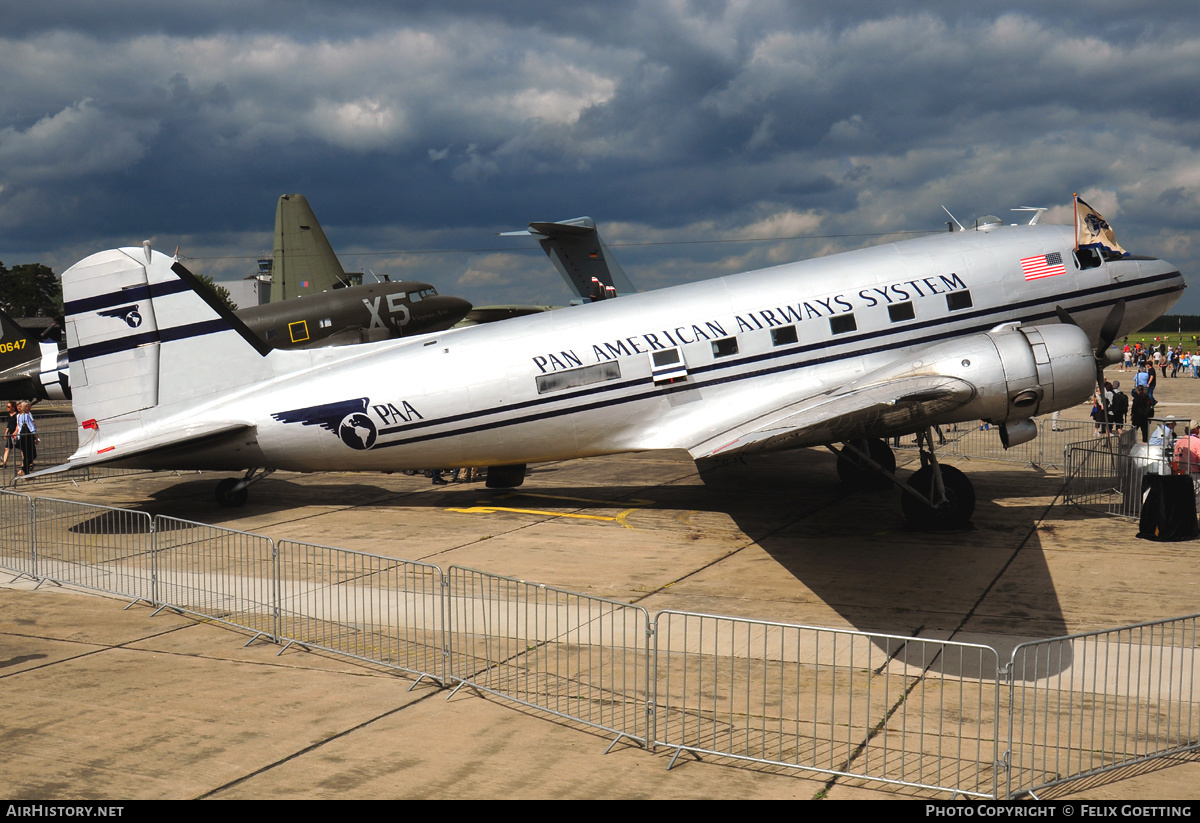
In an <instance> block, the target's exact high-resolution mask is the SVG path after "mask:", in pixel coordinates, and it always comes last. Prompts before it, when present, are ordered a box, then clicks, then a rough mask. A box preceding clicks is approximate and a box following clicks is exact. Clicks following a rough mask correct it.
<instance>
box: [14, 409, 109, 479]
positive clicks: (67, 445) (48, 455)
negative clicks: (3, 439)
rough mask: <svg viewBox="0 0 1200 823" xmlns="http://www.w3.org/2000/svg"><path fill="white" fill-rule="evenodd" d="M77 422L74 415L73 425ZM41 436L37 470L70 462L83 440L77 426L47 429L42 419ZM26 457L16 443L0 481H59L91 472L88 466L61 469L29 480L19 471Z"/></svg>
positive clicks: (35, 462) (40, 424)
mask: <svg viewBox="0 0 1200 823" xmlns="http://www.w3.org/2000/svg"><path fill="white" fill-rule="evenodd" d="M74 422H75V421H74V418H71V423H72V425H73V424H74ZM38 440H39V442H38V444H37V457H36V459H35V461H34V466H33V470H34V471H37V470H38V469H44V468H47V467H49V466H57V465H60V464H62V463H66V462H67V460H68V459H69V458H70V457H71V455H72V454H74V453H75V449H76V447H77V446H78V444H79V438H78V436H77V435H76V434H75V431H74V429H67V430H63V431H46V430H45V425H44V423H43V422H42V421H39V428H38ZM22 459H23V457H22V452H21V450H20V449H18V448H16V447H14V448H13V449H12V451H11V452H10V454H9V456H8V465H7V466H3V467H0V485H3V486H6V487H12V486H14V485H16V486H23V485H30V484H36V483H43V482H54V483H57V482H60V481H63V480H83V479H86V478H87V476H88V470H87V469H72V470H71V471H68V472H58V473H56V474H48V475H46V476H44V477H35V478H33V479H32V480H26V479H25V478H24V477H18V476H17V471H18V470H19V469H20V468H21V463H22Z"/></svg>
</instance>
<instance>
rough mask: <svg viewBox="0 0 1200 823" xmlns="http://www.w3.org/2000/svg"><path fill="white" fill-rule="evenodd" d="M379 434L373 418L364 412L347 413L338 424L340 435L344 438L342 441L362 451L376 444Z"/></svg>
mask: <svg viewBox="0 0 1200 823" xmlns="http://www.w3.org/2000/svg"><path fill="white" fill-rule="evenodd" d="M377 434H378V432H377V431H376V429H375V424H374V423H373V422H372V421H371V418H369V417H367V416H366V415H365V414H363V413H362V412H354V413H353V414H348V415H346V416H345V418H343V420H342V422H341V425H339V426H338V436H339V437H340V438H342V442H343V443H345V444H346V445H347V446H349V447H350V448H352V449H358V450H360V451H362V450H365V449H369V448H371V447H372V446H374V445H375V437H376V435H377Z"/></svg>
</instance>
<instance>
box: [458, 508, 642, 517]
mask: <svg viewBox="0 0 1200 823" xmlns="http://www.w3.org/2000/svg"><path fill="white" fill-rule="evenodd" d="M446 511H448V512H462V513H463V514H495V513H496V512H516V513H517V514H542V515H545V516H547V517H576V518H579V519H581V520H618V519H619V518H620V517H621V516H622V515H624V514H626V512H622V513H621V515H618V516H617V517H604V516H603V515H599V514H566V513H564V512H547V511H540V510H539V509H510V508H508V507H506V506H471V507H470V508H469V509H446Z"/></svg>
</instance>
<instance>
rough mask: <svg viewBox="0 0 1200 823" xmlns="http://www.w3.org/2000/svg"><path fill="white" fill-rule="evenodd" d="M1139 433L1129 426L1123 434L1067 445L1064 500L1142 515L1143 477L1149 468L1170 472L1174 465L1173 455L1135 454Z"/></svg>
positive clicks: (1099, 509)
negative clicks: (1170, 456) (1166, 457)
mask: <svg viewBox="0 0 1200 823" xmlns="http://www.w3.org/2000/svg"><path fill="white" fill-rule="evenodd" d="M1136 436H1137V432H1136V431H1134V430H1133V429H1127V430H1125V431H1124V432H1123V433H1122V434H1121V435H1120V436H1119V437H1110V438H1101V439H1098V440H1095V441H1091V442H1082V443H1073V444H1071V445H1069V446H1067V449H1066V452H1065V455H1064V470H1065V473H1066V482H1065V484H1064V485H1063V502H1065V503H1068V504H1071V505H1073V506H1079V507H1080V508H1085V509H1088V510H1091V511H1096V512H1100V513H1102V514H1111V515H1116V516H1119V517H1139V516H1140V515H1141V513H1142V477H1143V476H1144V475H1145V474H1146V473H1147V472H1148V471H1149V472H1153V473H1162V474H1170V473H1171V465H1170V460H1169V457H1168V459H1166V460H1163V459H1162V457H1161V455H1159V456H1153V457H1151V456H1149V453H1147V454H1146V455H1138V456H1135V455H1133V454H1132V453H1131V452H1132V450H1133V448H1134V446H1135V445H1136V440H1135V438H1136ZM1143 448H1144V447H1143ZM1160 451H1161V449H1160V450H1157V451H1156V453H1155V454H1156V455H1157V453H1158V452H1160Z"/></svg>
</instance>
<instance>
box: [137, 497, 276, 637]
mask: <svg viewBox="0 0 1200 823" xmlns="http://www.w3.org/2000/svg"><path fill="white" fill-rule="evenodd" d="M154 541H155V545H154V548H155V552H154V557H155V570H156V572H155V573H156V577H157V581H158V587H157V593H156V597H155V600H154V602H155V603H157V604H158V605H160V606H163V607H169V608H172V609H175V610H177V611H181V612H187V613H189V614H195V615H199V616H201V617H205V618H208V619H210V620H218V621H220V622H222V623H229V624H230V625H234V626H239V627H241V628H243V629H246V630H247V631H250V632H254V635H255V638H254V639H256V638H258V637H260V636H263V635H265V636H266V637H268V638H270V639H272V640H278V638H279V619H278V614H277V609H276V606H275V604H276V602H277V600H278V597H277V587H276V584H275V580H276V562H275V559H276V558H275V542H274V541H273V540H271V538H269V537H262V536H261V535H257V534H251V533H250V532H242V531H237V530H235V529H223V528H220V527H218V526H209V525H207V524H204V523H194V522H192V521H190V520H179V519H177V518H174V517H164V516H162V515H159V516H157V517H155V518H154Z"/></svg>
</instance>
